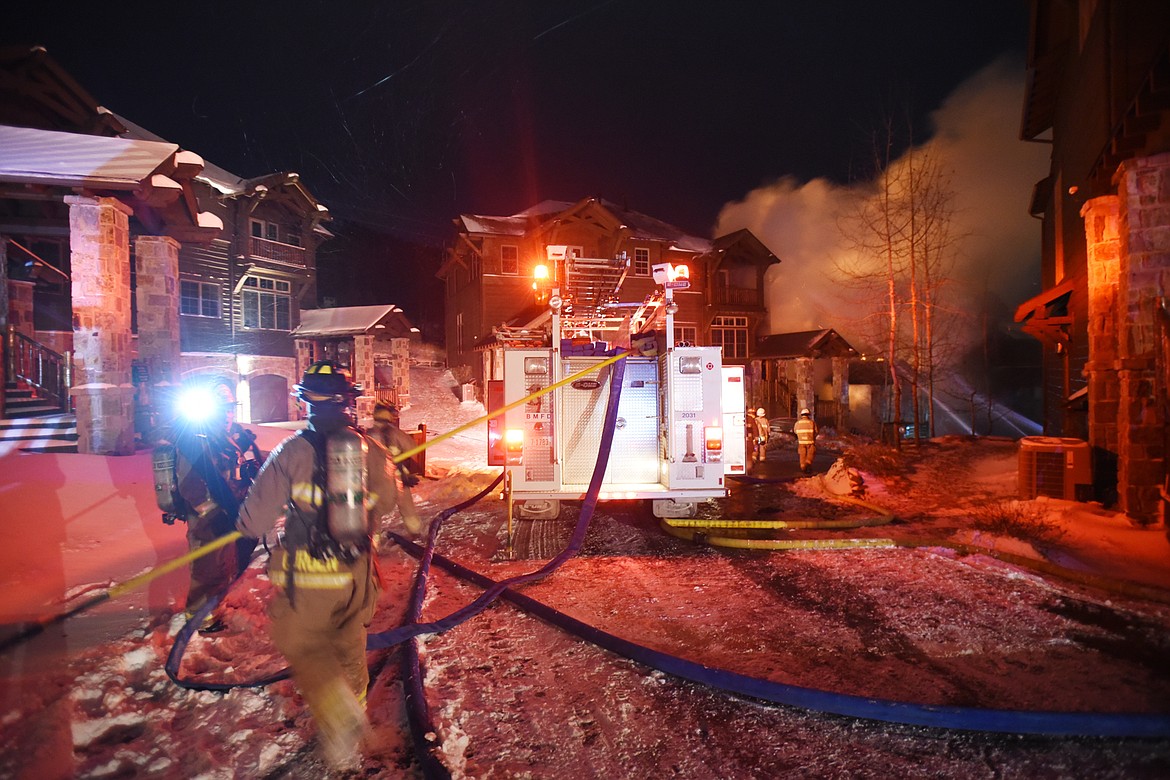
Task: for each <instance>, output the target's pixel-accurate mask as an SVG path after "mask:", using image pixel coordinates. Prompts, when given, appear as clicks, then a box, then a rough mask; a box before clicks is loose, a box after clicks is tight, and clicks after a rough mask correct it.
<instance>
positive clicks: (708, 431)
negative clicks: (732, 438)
mask: <svg viewBox="0 0 1170 780" xmlns="http://www.w3.org/2000/svg"><path fill="white" fill-rule="evenodd" d="M703 441H704V446H705V447H706V450H707V460H708V461H709V462H713V463H714V462H718V461H720V460H722V459H723V429H722V428H720V427H718V426H714V425H713V426H710V427H707V428H704V429H703Z"/></svg>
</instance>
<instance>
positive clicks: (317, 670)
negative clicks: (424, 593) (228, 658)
mask: <svg viewBox="0 0 1170 780" xmlns="http://www.w3.org/2000/svg"><path fill="white" fill-rule="evenodd" d="M295 392H296V394H297V397H298V398H299V399H301V400H302V401H304V402H305V403H306V404H307V405H308V414H309V427H308V429H307V430H305V431H301V432H299V433H298V434H297V435H296V436H292V437H290V438H288V439H286V440H285V441H284V442H282V443H281V445H280V446H279V447H277V448H276V449H275V450H273V452H272V454H271V455H270V456H269V458H268V460H267V461H266V462H265V464H264V467H263V468H262V469H261V471H260V474H259V475H258V476H257V477H256V482H255V484H253V486H252V490H251V491H250V492H249V493H248V498H247V500H246V501H245V502H244V505H243V507H242V508H241V510H240V517H239V522H238V527H239V530H240V531H241V532H242V533H243V534H244V535H245V536H248V537H251V538H260V537H265V536H267V535H268V534H269V533H270V532H271V531H273V529H274V528H275V526H276V523H277V519H278V518H280V517H281V516H284V517H285V521H284V529H283V534H282V535H281V536H280V537H279V540H278V543H277V544H276V546H275V547H274V549H273V550H272V555H271V558H270V559H269V562H268V575H269V578H270V579H271V580H272V584H273V585H274V586H275V588H276V593H275V596H274V598H273V600H272V603H271V604H270V605H269V614H270V615H271V617H272V640H273V643H274V644H275V645H276V647H277V649H278V650H280V652H281V653H282V654H283V655H284V656H285V658H286V659H287V660H288V662H289V666H290V667H291V668H292V673H293V679H294V680H295V681H296V683H297V686H298V687H299V688H300V690H301V693H302V695H303V696H304V698H305V703H306V704H308V705H309V709H310V711H311V712H312V713H313V717H314V719H315V720H316V722H317V727H318V730H319V734H320V740H321V746H322V749H323V751H324V753H325V757H326V759H327V760H328V762H329V763H330V765H332V766H334V767H337V768H346V767H352V766H354V764H355V763H356V762H357V761H358V760H359V758H360V756H359V748H360V743H361V740H362V737H363V735H364V734H365V733H366V731H367V729H368V723H367V721H366V717H365V697H366V687H367V685H368V684H369V671H368V668H367V666H366V629H367V627H368V626H369V624H370V621H371V619H372V618H373V616H374V611H375V607H376V605H377V601H378V594H379V592H380V590H381V584H380V582H379V578H378V573H377V565H376V562H375V560H374V556H373V538H374V532H375V530H376V528H375V518H378V517H381V516H383V515H384V514H386V513H388V512H390V511H391V510H392V509H393V503H392V500H393V495H394V478H393V475H392V472H390V468H392V466H391V462H390V461H389V460H388V459H387V458H386V457H385V454H384V453H383V452H382V451H381V450H380V448H378V447H376V446H370V445H369V443H368V442H367V441H366V440H365V438H364V437H363V436H362V435H361V434H360V433H358V432H357V431H356V430H354V429H353V428H351V427H349V420H350V418H349V415H348V414H347V410H348V408H349V407H350V406H351V404H352V403H353V401H354V398H355V397H356V396H357V390H356V388H355V387H354V386H353V385H352V384H351V383H350V381H349V379H348V377H346V375H345V374H344V373H343V372H342V371H341V369H340V368H339V367H338V366H337V365H336V364H334V363H331V362H329V361H322V362H319V363H314V364H313V365H311V366H309V368H308V369H307V370H306V371H305V374H304V376H303V378H302V379H301V383H300V384H299V385H297V386H296V388H295ZM371 507H373V508H374V509H375V512H374V514H371V513H370V511H369V509H370V508H371Z"/></svg>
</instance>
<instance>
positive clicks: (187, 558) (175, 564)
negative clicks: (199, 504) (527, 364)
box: [0, 352, 634, 653]
mask: <svg viewBox="0 0 1170 780" xmlns="http://www.w3.org/2000/svg"><path fill="white" fill-rule="evenodd" d="M632 354H634V353H633V352H622V353H621V354H618V355H613V356H611V357H607V358H606V359H605V360H603V361H601V362H600V363H595V364H593V365H591V366H588V367H587V368H583V369H581V370H580V371H577V372H576V373H573V374H570V375H569V376H567V377H565V378H564V379H562V380H560V381H559V382H555V383H553V384H551V385H549V386H548V387H545V388H542V389H540V390H538V391H536V392H535V393H532V394H531V395H528V396H525V397H524V398H521V399H520V400H518V401H514V402H512V403H510V404H508V405H507V406H502V407H500V408H499V409H494V410H492V411H490V412H488V413H487V414H485V415H483V416H482V417H477V418H476V419H474V420H472V421H471V422H469V423H465V424H464V425H460V426H459V427H458V428H455V429H453V430H450V431H447V432H446V433H444V434H441V435H439V436H436V437H435V438H433V439H431V440H430V441H426V442H423V443H422V444H420V445H418V446H417V447H414V448H413V449H410V450H407V451H406V452H403V453H400V454H398V455H393V456H391V459H392V461H393V462H394V464H395V465H397V464H399V463H401V462H402V461H404V460H406V459H407V458H410V457H413V456H414V455H417V454H418V453H420V452H422V451H423V450H425V449H426V448H427V447H430V446H432V445H434V444H438V443H439V442H441V441H443V440H445V439H449V438H451V437H452V436H455V435H457V434H459V433H462V432H463V431H466V430H468V429H469V428H473V427H474V426H476V425H481V424H482V423H484V422H486V421H487V420H490V419H492V418H494V417H499V416H500V415H502V414H504V413H505V412H508V411H510V410H512V409H515V408H517V407H519V406H522V405H523V404H526V403H528V402H529V401H531V400H532V399H533V398H539V397H541V396H543V395H547V394H548V393H551V392H552V391H553V390H556V389H557V388H558V387H563V386H564V385H567V384H569V383H570V382H575V381H577V380H578V379H580V378H581V377H583V376H585V375H586V374H590V373H593V372H595V371H597V370H598V369H601V368H605V367H606V366H608V365H612V364H613V363H616V362H617V361H619V360H621V359H622V358H624V357H627V356H629V355H632ZM375 444H377V442H375ZM378 446H379V447H381V445H380V444H379V445H378ZM382 449H383V450H385V448H384V447H383V448H382ZM387 454H388V455H389V453H387ZM242 536H243V534H241V533H240V532H239V531H232V532H231V533H227V534H224V535H223V536H220V537H218V538H216V539H215V540H213V541H211V542H209V543H207V544H205V545H203V546H202V547H197V548H195V549H194V550H191V551H189V552H187V553H186V554H184V555H180V556H179V557H178V558H175V559H173V560H170V561H167V562H166V563H163V564H160V565H159V566H156V567H155V568H153V569H151V570H150V571H147V572H144V573H142V574H139V575H138V576H137V577H132V578H130V579H128V580H126V581H125V582H123V583H121V584H118V585H114V586H112V587H111V588H110V589H109V590H107V591H106V592H104V593H99V594H98V595H96V596H94V597H92V598H89V599H86V600H85V601H83V602H82V603H80V604H78V605H77V606H75V607H73V608H72V609H70V610H68V611H66V612H62V613H60V614H57V615H53V616H52V617H48V618H42V619H40V620H38V621H36V622H35V623H33V624H32V625H31V626H27V627H26V628H24V629H22V630H20V631H18V632H17V633H16V634H14V635H13V636H10V637H8V638H7V639H4V640H2V641H0V653H3V652H5V651H7V650H8V649H9V648H11V647H14V646H16V645H18V644H20V643H21V642H24V641H26V640H28V639H31V638H32V637H34V636H37V635H38V634H41V633H43V632H44V630H45V629H46V628H48V627H49V626H52V625H56V624H58V623H62V622H64V621H65V620H68V619H69V618H71V617H73V616H75V615H79V614H81V613H82V612H85V611H86V610H88V609H92V608H93V607H95V606H97V605H98V604H101V603H102V602H104V601H109V600H110V599H114V598H118V597H119V596H124V595H126V594H127V593H129V592H130V591H132V590H135V589H136V588H140V587H142V586H143V585H145V584H147V583H148V582H150V581H152V580H154V579H156V578H158V577H161V576H162V575H164V574H166V573H168V572H171V571H174V570H175V569H177V568H179V567H181V566H185V565H187V564H188V563H190V562H191V561H193V560H195V559H197V558H201V557H202V556H204V555H207V554H208V553H212V552H214V551H216V550H218V549H219V548H221V547H224V546H225V545H228V544H231V543H232V542H234V541H236V540H237V539H239V538H241V537H242Z"/></svg>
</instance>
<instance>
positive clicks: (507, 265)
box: [500, 246, 520, 274]
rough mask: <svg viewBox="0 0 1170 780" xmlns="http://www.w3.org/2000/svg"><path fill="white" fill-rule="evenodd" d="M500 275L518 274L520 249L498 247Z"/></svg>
mask: <svg viewBox="0 0 1170 780" xmlns="http://www.w3.org/2000/svg"><path fill="white" fill-rule="evenodd" d="M500 273H505V274H518V273H520V249H519V248H518V247H514V246H502V247H500Z"/></svg>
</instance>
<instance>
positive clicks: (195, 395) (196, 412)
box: [154, 381, 260, 634]
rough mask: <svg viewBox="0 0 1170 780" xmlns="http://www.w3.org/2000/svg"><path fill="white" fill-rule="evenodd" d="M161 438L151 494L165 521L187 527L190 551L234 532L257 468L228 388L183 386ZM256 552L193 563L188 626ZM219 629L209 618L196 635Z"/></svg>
mask: <svg viewBox="0 0 1170 780" xmlns="http://www.w3.org/2000/svg"><path fill="white" fill-rule="evenodd" d="M159 438H160V444H159V446H158V447H156V449H155V455H154V466H155V489H156V496H157V497H158V502H159V506H160V508H162V509H163V521H164V522H167V523H173V522H174V521H175V520H182V521H183V522H185V523H186V524H187V546H188V548H189V549H191V550H195V549H198V548H200V547H203V546H204V545H206V544H208V543H209V542H212V541H214V540H215V539H218V538H219V537H220V536H223V535H224V534H226V533H229V532H231V531H232V530H233V529H234V528H235V523H236V515H237V513H238V512H239V506H240V502H241V501H243V500H244V496H245V495H246V494H247V492H248V488H249V486H250V485H251V484H252V479H253V478H254V477H255V476H256V471H257V469H258V468H259V464H260V460H259V450H258V449H257V448H256V437H255V435H253V434H252V433H251V432H250V431H247V430H245V429H244V428H243V427H241V426H240V425H239V424H238V423H236V421H235V399H234V398H233V396H232V392H231V389H230V388H229V387H228V386H227V384H226V383H224V382H222V381H221V382H218V383H209V382H203V381H195V382H188V383H185V384H184V385H183V386H182V388H181V389H180V391H179V393H178V395H177V396H176V398H175V400H174V404H173V409H172V421H171V422H170V424H169V425H168V426H167V427H165V428H164V429H163V430H161V431H159ZM168 470H169V472H168ZM255 547H256V542H255V540H252V539H241V540H239V541H238V542H237V543H236V544H235V545H227V546H225V547H221V548H220V549H218V550H216V551H214V552H212V553H209V554H207V555H203V556H201V557H199V558H196V559H195V560H194V561H192V562H191V586H190V588H189V589H188V590H187V603H186V611H187V617H188V619H190V618H191V617H192V616H194V615H195V613H196V612H198V611H199V609H200V608H202V607H203V606H204V604H206V603H207V601H208V599H210V598H211V597H213V596H216V595H218V594H220V593H222V592H223V591H225V590H227V588H228V586H229V585H231V583H232V581H233V580H234V579H235V578H236V577H237V576H238V575H239V574H240V573H241V572H242V571H243V570H244V569H246V568H247V566H248V561H249V560H250V559H251V556H252V551H253V550H254V549H255ZM224 627H225V626H224V623H223V621H222V619H221V618H220V617H219V616H218V615H216V614H215V613H212V614H209V615H208V616H207V618H206V619H205V620H204V623H203V625H202V626H200V628H199V631H200V633H203V634H213V633H216V632H218V631H220V630H222V629H223V628H224Z"/></svg>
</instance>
